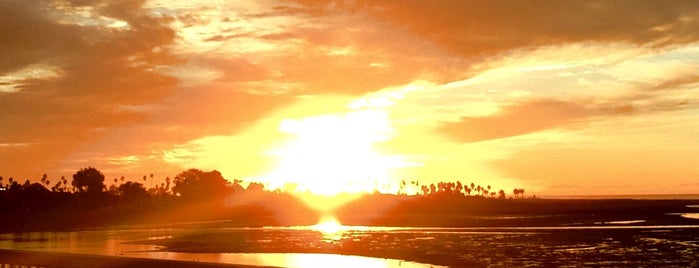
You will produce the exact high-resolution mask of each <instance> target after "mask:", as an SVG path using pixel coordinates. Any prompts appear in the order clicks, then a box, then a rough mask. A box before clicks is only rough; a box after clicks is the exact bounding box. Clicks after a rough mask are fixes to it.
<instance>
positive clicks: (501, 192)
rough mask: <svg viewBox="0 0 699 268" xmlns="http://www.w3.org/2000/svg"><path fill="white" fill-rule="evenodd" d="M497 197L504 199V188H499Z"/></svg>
mask: <svg viewBox="0 0 699 268" xmlns="http://www.w3.org/2000/svg"><path fill="white" fill-rule="evenodd" d="M498 198H500V199H505V190H502V189H500V191H498Z"/></svg>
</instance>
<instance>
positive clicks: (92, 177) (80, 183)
mask: <svg viewBox="0 0 699 268" xmlns="http://www.w3.org/2000/svg"><path fill="white" fill-rule="evenodd" d="M71 184H72V185H73V187H75V188H76V189H78V191H80V192H87V193H100V192H102V189H103V188H104V174H102V172H100V171H99V170H97V169H96V168H93V167H88V168H83V169H81V170H78V172H76V173H75V174H73V181H72V182H71Z"/></svg>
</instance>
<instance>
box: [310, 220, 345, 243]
mask: <svg viewBox="0 0 699 268" xmlns="http://www.w3.org/2000/svg"><path fill="white" fill-rule="evenodd" d="M345 228H346V227H345V226H344V225H342V224H341V223H340V222H339V221H337V219H336V218H335V217H333V216H325V217H323V218H321V219H320V221H319V222H318V224H316V225H313V226H311V230H314V231H318V232H321V233H322V234H323V237H324V238H326V239H328V240H338V239H339V236H340V235H341V233H342V231H344V230H345Z"/></svg>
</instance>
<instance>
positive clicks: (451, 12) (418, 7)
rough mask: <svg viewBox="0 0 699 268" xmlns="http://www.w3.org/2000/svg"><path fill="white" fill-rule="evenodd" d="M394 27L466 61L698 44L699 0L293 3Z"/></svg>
mask: <svg viewBox="0 0 699 268" xmlns="http://www.w3.org/2000/svg"><path fill="white" fill-rule="evenodd" d="M298 2H300V3H303V4H305V5H308V6H312V7H314V8H316V9H317V8H318V7H319V6H320V7H325V8H326V9H325V11H326V12H338V11H339V10H341V11H344V12H347V11H349V12H357V13H362V14H369V15H370V16H373V17H375V18H378V19H380V20H383V21H386V22H388V23H391V24H394V25H396V26H397V27H399V28H402V29H405V30H407V31H410V32H413V33H416V34H418V35H419V36H421V37H422V38H425V39H427V40H431V41H433V42H435V43H437V44H440V45H441V46H443V47H444V48H446V49H448V50H450V51H453V52H455V53H458V54H460V55H462V56H467V57H479V56H492V55H493V54H497V53H501V52H505V51H508V50H512V49H517V48H530V47H536V46H545V45H557V44H563V43H571V42H586V41H593V42H594V41H598V42H608V41H614V42H628V43H634V44H648V45H651V46H663V45H670V44H682V43H689V42H694V41H697V40H699V2H697V1H637V0H626V1H574V0H572V1H570V0H563V1H517V0H506V1H488V0H484V1H460V0H446V1H420V0H407V1H304V0H301V1H298Z"/></svg>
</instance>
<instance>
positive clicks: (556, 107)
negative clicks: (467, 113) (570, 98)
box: [439, 100, 590, 142]
mask: <svg viewBox="0 0 699 268" xmlns="http://www.w3.org/2000/svg"><path fill="white" fill-rule="evenodd" d="M589 115H590V111H589V110H588V109H587V108H585V107H584V106H582V105H579V104H575V103H570V102H563V101H555V100H539V101H531V102H525V103H521V104H518V105H513V106H509V107H505V108H504V109H503V111H502V112H500V113H498V114H496V115H493V116H489V117H461V119H460V120H459V122H454V123H444V124H442V125H441V126H440V128H439V130H440V131H441V132H443V133H445V134H447V135H449V136H451V137H453V138H454V139H456V140H458V141H461V142H477V141H483V140H490V139H498V138H506V137H511V136H517V135H522V134H527V133H531V132H536V131H540V130H545V129H550V128H556V127H560V126H562V125H564V124H567V123H570V122H572V121H574V120H576V119H580V118H583V117H586V116H589Z"/></svg>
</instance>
